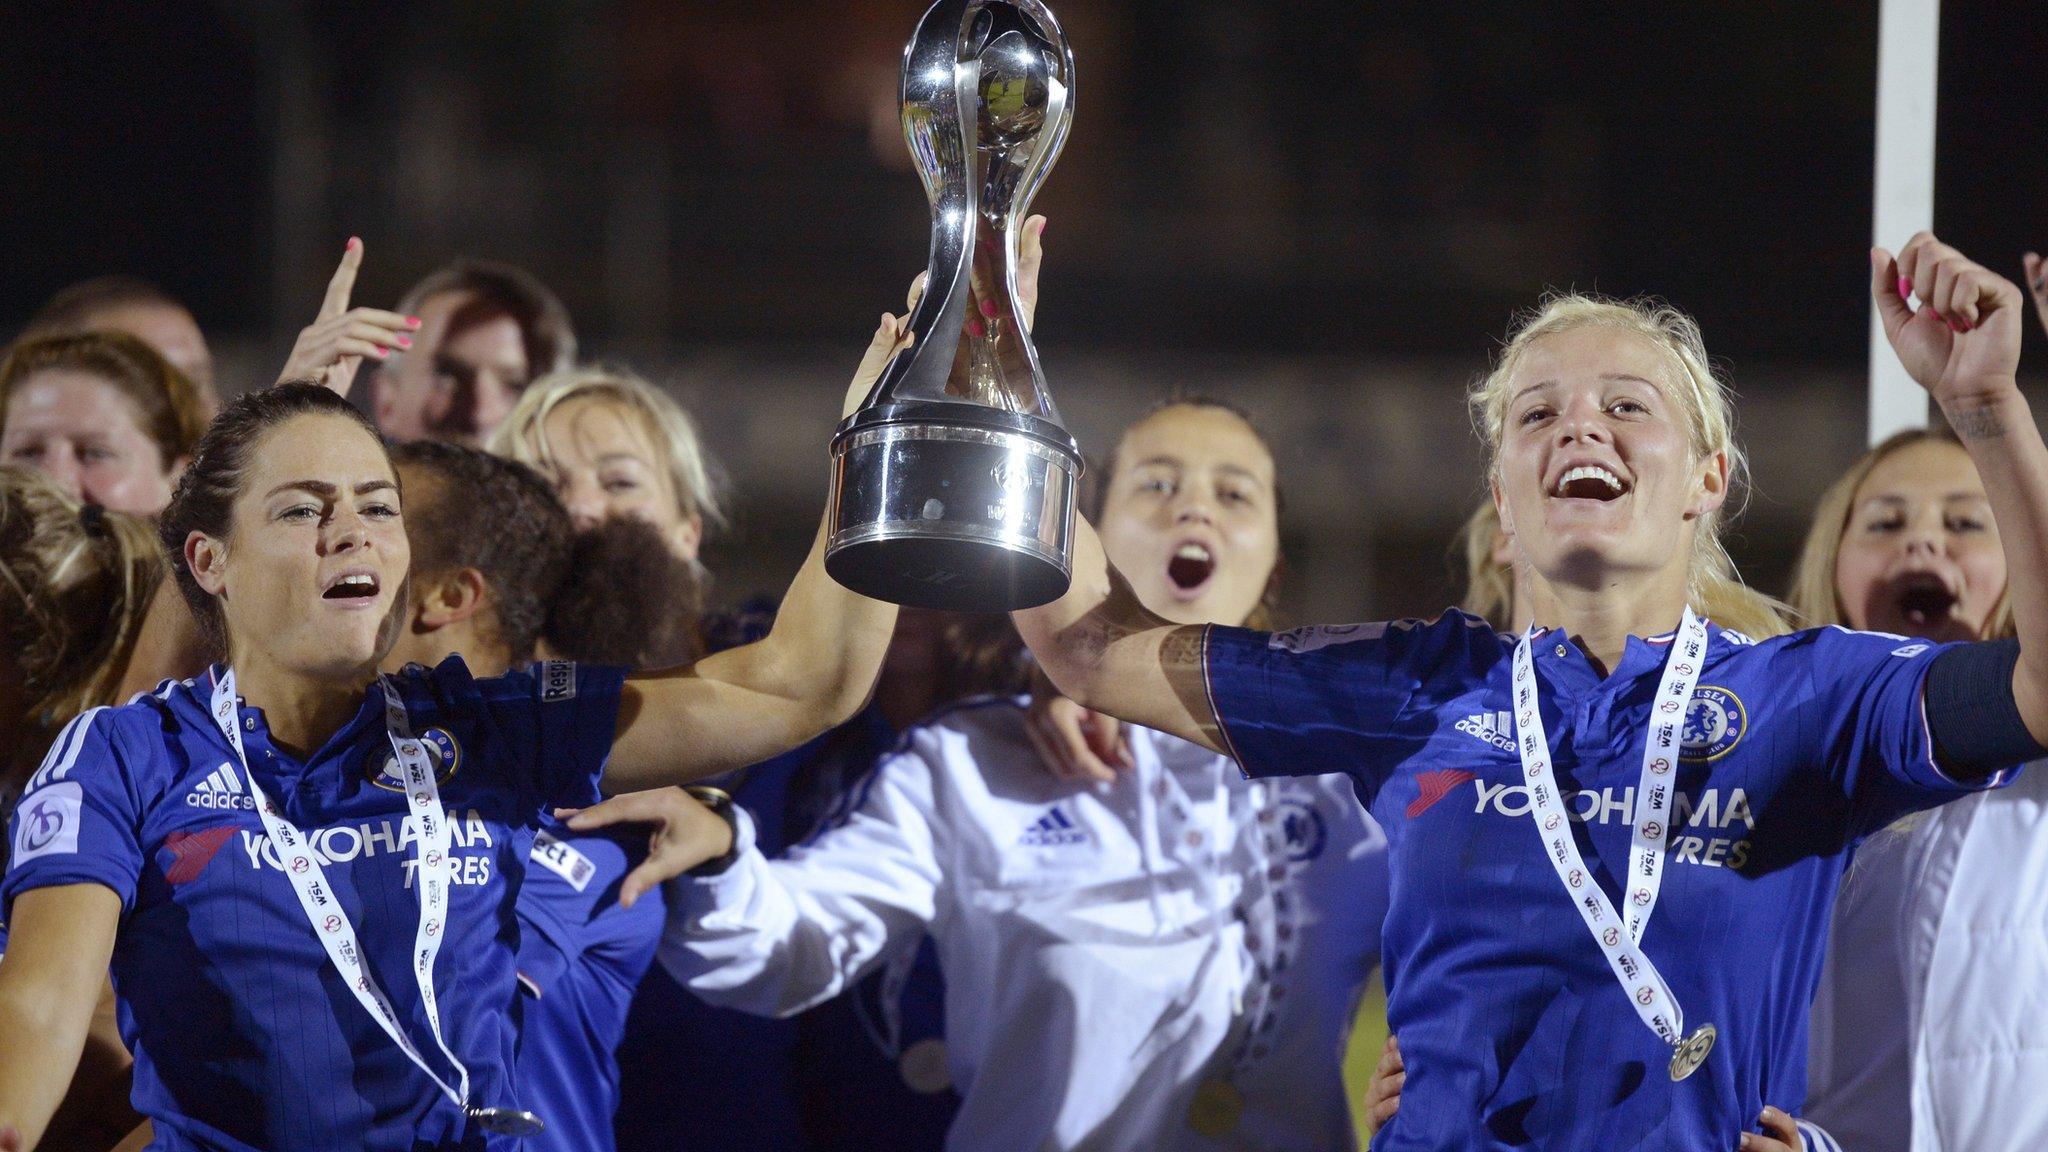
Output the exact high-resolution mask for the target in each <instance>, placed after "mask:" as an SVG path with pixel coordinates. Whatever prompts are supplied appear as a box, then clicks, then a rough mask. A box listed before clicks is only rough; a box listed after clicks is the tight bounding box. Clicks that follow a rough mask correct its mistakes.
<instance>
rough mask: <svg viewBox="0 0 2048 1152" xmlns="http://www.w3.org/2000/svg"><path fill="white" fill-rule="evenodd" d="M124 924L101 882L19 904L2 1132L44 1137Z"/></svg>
mask: <svg viewBox="0 0 2048 1152" xmlns="http://www.w3.org/2000/svg"><path fill="white" fill-rule="evenodd" d="M120 921H121V897H120V896H119V895H117V894H116V893H115V892H114V890H113V889H111V888H107V887H104V886H102V885H99V884H66V885H60V886H54V887H49V888H36V889H31V890H30V891H27V892H24V893H22V894H21V895H20V896H17V897H16V898H15V900H14V915H13V918H12V920H11V921H10V922H9V925H8V939H7V955H6V957H5V958H0V1036H5V1037H6V1038H7V1042H6V1043H5V1044H0V1131H4V1130H6V1129H8V1128H14V1129H18V1130H19V1131H20V1133H21V1135H22V1137H23V1139H24V1146H25V1147H29V1148H33V1147H35V1146H36V1142H37V1141H38V1140H40V1139H42V1136H43V1131H44V1129H45V1128H47V1127H48V1126H49V1123H50V1117H51V1116H53V1115H55V1114H56V1111H57V1105H58V1104H59V1103H60V1102H61V1101H62V1100H63V1099H64V1093H65V1091H66V1090H67V1089H68V1088H70V1086H71V1075H72V1072H73V1070H74V1069H76V1068H77V1067H78V1057H79V1053H81V1052H82V1051H84V1048H85V1038H86V1032H87V1030H88V1029H89V1028H91V1026H92V1019H93V1009H94V1007H95V1006H96V1005H97V1004H98V1003H99V999H100V987H101V986H102V985H103V984H104V983H105V982H106V979H107V963H108V961H109V960H111V959H112V957H113V955H114V934H115V932H116V930H117V929H118V928H119V925H120Z"/></svg>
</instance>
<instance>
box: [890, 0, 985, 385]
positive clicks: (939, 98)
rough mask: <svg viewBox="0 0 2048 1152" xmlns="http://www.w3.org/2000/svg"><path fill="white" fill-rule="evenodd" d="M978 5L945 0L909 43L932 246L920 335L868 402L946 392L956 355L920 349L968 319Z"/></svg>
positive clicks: (914, 152)
mask: <svg viewBox="0 0 2048 1152" xmlns="http://www.w3.org/2000/svg"><path fill="white" fill-rule="evenodd" d="M976 7H978V5H977V4H976V3H975V0H939V2H938V3H936V4H934V5H932V7H931V9H930V10H929V11H927V12H926V13H925V14H924V19H922V20H920V21H918V25H917V31H916V32H915V33H914V34H912V36H911V38H910V42H909V43H908V44H905V45H904V46H903V90H902V107H903V138H904V140H905V141H906V142H907V143H908V144H909V145H910V155H911V158H912V159H913V160H914V161H915V162H916V165H917V172H918V176H919V177H920V178H921V179H922V180H923V181H924V191H925V196H926V197H927V198H928V199H929V200H930V201H931V206H932V243H931V252H930V255H929V259H928V260H927V263H926V267H927V269H928V272H927V276H926V279H925V285H924V296H923V298H921V299H920V300H919V301H918V302H917V309H916V310H915V311H914V312H912V313H911V317H910V331H911V333H912V334H913V335H914V336H915V337H916V339H914V340H913V341H912V342H911V345H910V347H908V348H905V349H904V350H903V351H901V352H898V353H897V354H896V355H895V356H894V357H893V358H892V359H891V360H890V361H889V363H888V365H887V367H885V368H883V370H882V375H881V378H880V379H879V380H877V381H875V387H874V389H873V391H871V392H869V393H868V398H867V400H866V401H865V402H864V403H863V404H862V407H872V406H875V405H879V404H887V403H891V402H893V401H894V400H895V398H896V393H897V391H898V390H899V389H903V388H914V389H919V390H921V391H924V392H925V393H927V394H940V393H943V392H944V391H945V390H946V377H947V375H948V373H950V372H951V370H952V366H953V357H952V356H951V355H946V356H936V355H934V356H920V355H918V353H919V352H921V351H922V350H923V349H925V348H926V347H929V346H930V345H931V338H932V333H934V332H950V333H957V332H959V331H960V326H961V325H962V324H963V323H964V322H965V321H966V319H967V296H968V293H967V291H966V290H965V289H966V283H967V280H968V275H969V273H968V269H969V265H970V263H971V262H972V260H973V253H972V252H971V251H970V250H969V245H968V237H969V236H971V235H972V234H973V232H974V218H975V215H976V213H977V212H978V211H979V207H980V206H979V204H978V202H977V200H978V192H979V189H977V188H976V187H975V181H974V163H973V157H974V149H975V142H976V133H977V131H978V130H979V127H980V123H979V115H978V112H979V102H980V90H979V87H978V80H979V74H980V69H979V67H978V66H977V65H972V64H970V65H967V66H962V65H961V62H960V60H959V51H960V42H961V40H962V38H964V37H965V36H966V35H967V31H968V29H967V21H968V19H969V18H970V17H971V16H972V14H973V13H972V10H973V9H974V8H976Z"/></svg>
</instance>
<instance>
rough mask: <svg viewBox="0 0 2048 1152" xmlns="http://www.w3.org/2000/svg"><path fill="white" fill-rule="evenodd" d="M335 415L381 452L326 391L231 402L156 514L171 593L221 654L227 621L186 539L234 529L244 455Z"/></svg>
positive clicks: (310, 386) (287, 389) (295, 387)
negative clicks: (291, 426) (304, 420)
mask: <svg viewBox="0 0 2048 1152" xmlns="http://www.w3.org/2000/svg"><path fill="white" fill-rule="evenodd" d="M313 415H318V416H339V417H342V418H343V419H345V420H352V421H354V422H355V423H356V424H358V425H359V426H361V427H362V429H363V431H364V432H367V433H369V435H370V437H371V438H372V439H374V440H376V441H377V443H378V445H379V446H380V447H381V446H382V445H383V443H384V441H383V439H382V438H380V437H378V435H377V429H376V427H375V426H374V425H372V424H371V423H370V419H369V417H367V416H364V415H363V414H362V413H361V412H358V411H356V410H355V409H354V408H353V407H351V406H350V405H349V402H348V401H346V400H344V399H342V398H341V397H340V396H337V395H335V393H334V392H333V391H331V390H329V389H328V388H326V387H324V386H322V385H320V384H316V383H313V382H311V381H292V382H289V383H285V384H279V385H278V386H277V387H275V388H271V389H268V390H266V391H262V392H251V393H249V394H248V395H246V396H243V397H241V398H240V399H237V400H236V401H235V402H234V403H232V404H229V405H228V406H227V407H226V408H225V409H223V410H222V411H221V414H220V415H219V416H218V417H215V419H214V421H213V424H212V425H211V426H209V427H208V428H207V429H206V435H204V436H202V437H200V438H199V446H198V447H197V448H196V449H194V450H193V453H192V463H190V464H189V465H187V466H186V467H185V474H184V475H183V476H180V477H179V478H178V488H177V490H176V491H175V492H173V493H172V494H171V503H170V505H169V506H168V507H166V508H165V509H164V511H163V517H162V519H161V521H160V522H159V523H158V526H157V538H158V539H159V540H161V541H162V542H163V546H164V552H165V553H166V554H167V555H168V557H169V560H170V565H171V570H172V571H173V572H175V573H177V575H178V591H179V592H180V593H182V594H183V595H184V597H185V603H186V604H188V605H190V606H191V608H192V615H193V617H194V618H196V619H197V620H198V621H199V626H200V629H201V630H202V631H203V632H204V633H205V634H206V638H207V639H208V640H209V641H211V642H212V643H213V645H214V647H215V648H217V649H219V650H222V651H225V650H226V649H227V618H226V617H225V616H224V615H222V613H221V610H220V604H219V603H218V602H217V601H215V599H214V598H213V597H212V596H210V595H208V594H207V591H206V589H204V588H201V587H200V586H199V581H198V580H196V579H194V578H193V576H192V568H191V565H189V564H187V563H185V540H186V538H187V537H188V536H190V535H191V534H192V533H194V532H199V533H202V534H204V535H207V536H211V537H213V538H214V539H216V540H226V539H228V537H229V534H230V530H231V529H232V527H233V525H234V512H235V498H236V497H238V496H240V495H241V494H242V485H243V484H245V483H247V481H248V477H249V466H250V462H251V459H250V458H251V457H252V456H253V455H254V453H255V451H256V447H257V445H258V444H259V443H260V442H261V441H262V439H263V437H264V435H265V434H266V433H268V432H269V431H270V430H271V429H273V428H276V427H277V426H278V425H280V424H283V423H285V422H286V421H288V420H291V419H293V418H295V417H299V416H313Z"/></svg>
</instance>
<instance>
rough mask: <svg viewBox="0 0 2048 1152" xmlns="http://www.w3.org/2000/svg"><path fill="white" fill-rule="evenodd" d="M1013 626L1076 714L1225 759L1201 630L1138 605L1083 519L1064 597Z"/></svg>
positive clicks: (1021, 614)
mask: <svg viewBox="0 0 2048 1152" xmlns="http://www.w3.org/2000/svg"><path fill="white" fill-rule="evenodd" d="M1011 618H1012V619H1013V620H1015V621H1016V624H1017V631H1018V632H1019V633H1021V634H1022V635H1023V637H1024V643H1026V644H1027V645H1029V646H1030V648H1031V654H1032V655H1033V656H1035V657H1037V659H1038V663H1039V666H1040V667H1041V668H1043V669H1044V670H1045V673H1046V675H1047V676H1048V677H1050V678H1051V679H1052V682H1053V683H1054V684H1055V685H1057V686H1058V688H1059V690H1060V691H1061V692H1064V693H1066V694H1067V695H1068V696H1070V697H1072V698H1073V699H1074V701H1075V702H1077V703H1079V704H1080V705H1081V706H1082V707H1084V708H1091V709H1094V710H1095V711H1097V712H1102V713H1106V714H1108V715H1110V716H1114V717H1116V718H1117V719H1119V720H1124V721H1127V722H1129V723H1132V724H1138V725H1142V726H1143V727H1146V728H1153V729H1157V730H1159V731H1161V732H1167V733H1171V734H1172V735H1175V736H1179V737H1180V738H1182V739H1183V740H1192V741H1194V742H1195V743H1197V744H1200V745H1202V746H1204V747H1206V748H1210V749H1212V750H1215V751H1219V752H1220V751H1223V736H1222V733H1221V732H1219V731H1218V730H1217V727H1216V719H1215V712H1214V710H1213V709H1212V708H1211V707H1210V706H1209V691H1208V686H1207V684H1206V683H1205V682H1204V678H1203V675H1202V643H1203V636H1204V633H1205V632H1206V628H1205V627H1204V626H1203V625H1198V624H1174V623H1172V622H1171V621H1168V620H1166V619H1164V618H1163V617H1160V616H1156V615H1154V614H1153V613H1152V612H1151V610H1150V609H1148V608H1146V607H1145V605H1144V604H1142V603H1140V602H1139V600H1138V595H1137V593H1136V592H1133V591H1132V590H1131V585H1130V583H1129V581H1126V580H1125V579H1124V578H1123V575H1122V573H1119V572H1118V571H1117V570H1116V568H1115V566H1114V565H1112V564H1110V562H1109V557H1108V556H1107V555H1105V554H1104V553H1103V551H1102V541H1101V540H1100V539H1099V538H1098V537H1097V536H1096V535H1095V527H1094V525H1092V524H1090V523H1088V521H1087V520H1086V519H1080V518H1077V522H1076V524H1075V528H1074V582H1073V584H1072V585H1071V586H1070V587H1069V588H1068V589H1067V594H1066V595H1065V596H1062V597H1060V598H1059V599H1058V600H1055V601H1053V602H1052V603H1050V604H1047V605H1045V606H1043V607H1040V608H1031V609H1027V610H1026V611H1023V612H1015V613H1012V614H1011Z"/></svg>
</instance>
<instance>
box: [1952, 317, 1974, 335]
mask: <svg viewBox="0 0 2048 1152" xmlns="http://www.w3.org/2000/svg"><path fill="white" fill-rule="evenodd" d="M1948 330H1949V331H1951V332H1968V331H1969V330H1970V329H1969V328H1968V327H1967V326H1965V325H1964V324H1963V322H1962V321H1961V320H1956V319H1950V320H1949V322H1948Z"/></svg>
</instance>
